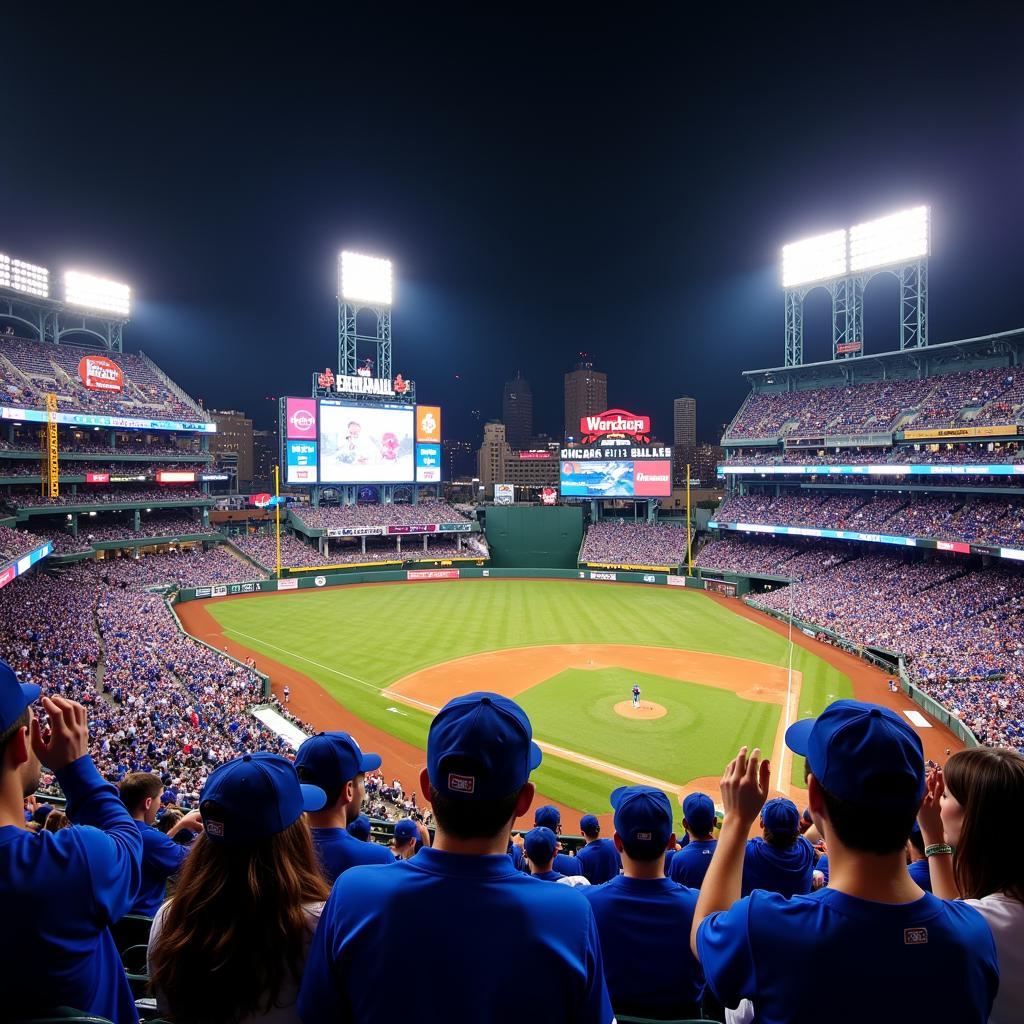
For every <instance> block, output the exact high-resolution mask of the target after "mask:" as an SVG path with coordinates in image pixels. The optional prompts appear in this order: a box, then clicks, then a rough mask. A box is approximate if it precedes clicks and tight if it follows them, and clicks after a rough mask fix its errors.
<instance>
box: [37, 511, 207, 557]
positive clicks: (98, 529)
mask: <svg viewBox="0 0 1024 1024" xmlns="http://www.w3.org/2000/svg"><path fill="white" fill-rule="evenodd" d="M46 518H47V519H49V518H50V517H46ZM19 532H20V533H24V534H25V535H26V536H28V537H31V538H34V539H35V543H36V546H38V544H40V543H42V541H43V540H52V541H53V548H54V553H56V554H70V553H72V552H75V551H89V550H90V549H91V548H92V545H93V542H94V541H95V542H97V543H99V542H105V541H117V540H124V541H130V540H139V539H141V538H145V537H187V536H196V535H201V534H214V533H217V529H216V527H213V526H209V525H208V524H206V523H204V522H203V520H202V518H201V517H199V516H192V515H183V514H182V513H181V512H180V511H178V510H177V509H156V510H154V511H152V512H144V513H141V514H140V517H139V529H137V530H136V529H135V518H134V515H133V514H132V513H131V512H97V513H96V515H95V516H92V515H89V516H83V517H82V518H81V519H80V521H79V529H78V536H77V537H76V536H74V535H73V533H71V531H70V530H69V529H67V524H66V523H64V522H61V520H60V519H59V518H58V519H56V520H54V521H52V522H47V523H45V524H44V523H43V522H42V521H41V520H34V521H33V522H32V525H31V529H19Z"/></svg>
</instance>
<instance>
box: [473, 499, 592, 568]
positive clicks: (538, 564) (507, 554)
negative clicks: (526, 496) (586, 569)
mask: <svg viewBox="0 0 1024 1024" xmlns="http://www.w3.org/2000/svg"><path fill="white" fill-rule="evenodd" d="M485 532H486V537H487V546H488V547H489V548H490V550H491V565H493V566H494V567H495V568H496V569H518V568H527V567H529V568H533V569H537V568H539V569H573V568H575V566H576V558H577V556H578V555H579V550H580V545H581V544H582V543H583V509H582V508H580V507H578V506H575V505H554V506H551V507H546V506H544V505H523V506H519V505H507V506H506V505H494V506H493V507H491V508H488V509H487V521H486V525H485Z"/></svg>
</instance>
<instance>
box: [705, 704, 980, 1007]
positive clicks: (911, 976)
mask: <svg viewBox="0 0 1024 1024" xmlns="http://www.w3.org/2000/svg"><path fill="white" fill-rule="evenodd" d="M786 743H787V744H788V746H789V747H790V749H791V750H793V751H794V752H795V753H797V754H800V755H802V756H803V757H805V758H806V759H807V765H808V769H809V773H808V776H807V787H808V788H807V803H808V806H809V807H810V811H811V816H812V817H813V819H814V823H815V826H816V827H817V828H818V830H819V831H820V832H821V834H822V836H823V837H824V839H825V842H826V844H827V846H828V851H829V861H830V863H829V884H828V887H827V888H822V889H818V890H817V891H816V892H814V893H811V894H809V895H799V896H793V897H791V898H789V899H787V898H786V897H784V896H780V895H779V894H778V893H773V892H765V891H763V890H756V891H754V892H753V893H751V895H750V896H746V897H743V898H742V899H741V898H739V897H740V887H741V883H742V878H743V859H744V853H745V850H746V844H747V836H748V834H749V832H750V828H751V826H752V825H753V824H754V822H755V821H756V820H757V816H758V814H759V813H760V811H761V808H762V807H763V806H764V802H765V799H766V797H767V794H768V791H769V766H768V762H767V761H762V760H761V756H760V754H761V752H760V750H757V749H755V750H753V751H752V752H750V753H749V754H748V750H747V748H746V747H743V748H741V749H740V752H739V754H737V756H736V757H735V758H734V759H733V760H732V761H731V762H730V763H729V764H728V766H727V767H726V769H725V774H724V775H723V777H722V782H721V789H722V803H723V805H724V808H725V820H724V822H723V824H722V830H721V833H720V835H719V837H718V848H717V849H716V850H715V855H714V857H713V858H712V859H711V867H710V868H708V873H707V875H706V876H705V878H704V885H703V886H702V887H701V890H700V898H699V900H698V901H697V910H696V913H695V914H694V918H693V928H692V930H691V932H690V945H691V948H692V949H693V951H694V952H695V953H696V954H697V957H698V959H699V960H700V961H701V964H702V965H703V967H704V974H705V977H706V979H707V984H708V987H709V988H710V989H711V991H712V993H713V994H714V996H715V997H716V998H717V999H718V1000H719V1001H720V1002H722V1003H723V1004H724V1005H725V1006H727V1007H735V1006H737V1004H738V1003H739V1002H740V1001H741V1000H742V999H749V1000H751V1001H752V1002H753V1005H754V1006H755V1007H756V1010H757V1020H758V1021H759V1022H761V1024H781V1022H786V1024H804V1022H816V1021H819V1020H820V1019H821V1016H822V1013H823V1010H824V1011H825V1012H826V1013H827V1016H828V1019H829V1020H830V1021H836V1022H840V1024H845V1022H847V1021H849V1022H851V1024H852V1022H860V1021H866V1020H875V1019H877V1018H878V1016H879V1013H880V1012H881V1010H880V1007H881V1006H883V1005H884V1013H885V1015H886V1016H887V1017H889V1018H891V1019H892V1020H935V1021H939V1020H941V1021H956V1022H957V1024H983V1022H985V1021H987V1020H988V1017H989V1012H990V1010H991V1008H992V1001H993V998H994V996H995V994H996V989H997V987H998V984H999V968H998V961H997V957H996V951H995V945H994V943H993V940H992V933H991V931H990V930H989V928H988V926H987V925H986V923H985V921H984V919H983V918H982V916H981V915H980V914H979V913H978V912H977V911H975V910H974V909H972V908H971V907H967V906H964V905H963V904H962V903H960V902H956V901H948V902H947V901H943V900H940V899H938V898H937V897H935V896H933V895H931V894H929V893H926V892H923V891H922V890H921V888H920V887H919V886H918V885H917V884H916V883H915V882H914V880H913V879H912V878H911V877H910V875H909V874H908V872H907V864H906V842H907V836H908V835H909V834H910V830H911V827H912V826H913V823H914V818H915V816H916V814H917V812H918V808H919V807H920V806H921V801H922V797H923V795H924V792H925V775H924V751H923V748H922V746H921V740H920V737H919V736H918V735H917V733H916V732H915V731H914V729H913V728H912V727H911V726H910V724H909V723H908V722H907V721H906V720H905V719H904V718H903V717H902V716H901V715H899V714H897V713H896V712H894V711H890V710H889V709H887V708H882V707H878V706H876V705H873V704H863V703H861V702H859V701H854V700H840V701H835V702H834V703H832V704H830V705H829V706H828V707H827V708H826V709H825V711H824V712H822V714H821V715H820V716H819V717H818V718H816V719H807V720H804V721H800V722H796V723H794V724H793V725H791V726H790V727H789V729H788V730H787V731H786ZM794 964H799V965H800V969H799V970H798V971H797V970H794V969H793V965H794ZM937 979H940V981H939V983H936V980H937ZM880 1000H881V1002H880Z"/></svg>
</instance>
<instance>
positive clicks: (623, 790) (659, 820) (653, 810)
mask: <svg viewBox="0 0 1024 1024" xmlns="http://www.w3.org/2000/svg"><path fill="white" fill-rule="evenodd" d="M609 799H610V800H611V805H612V807H613V808H614V809H615V831H616V832H618V833H619V835H620V837H621V838H622V841H623V843H625V844H626V847H627V849H628V848H629V847H631V846H632V847H636V846H642V847H646V848H650V849H659V850H664V849H665V846H666V844H667V843H668V837H669V836H670V835H672V804H671V803H670V802H669V799H668V797H667V796H665V794H664V793H663V792H662V791H661V790H660V789H655V788H654V787H653V786H620V787H619V788H618V789H616V790H613V791H612V794H611V796H610V797H609Z"/></svg>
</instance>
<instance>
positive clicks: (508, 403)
mask: <svg viewBox="0 0 1024 1024" xmlns="http://www.w3.org/2000/svg"><path fill="white" fill-rule="evenodd" d="M501 418H502V421H503V422H504V424H505V436H506V438H507V439H508V443H509V444H510V445H511V446H512V447H513V448H525V447H527V445H528V444H529V443H530V438H531V437H532V436H533V392H532V391H531V390H530V382H529V381H528V380H527V379H526V378H525V377H524V376H523V375H522V373H520V372H519V371H518V370H516V375H515V377H514V378H513V379H512V380H509V381H506V382H505V394H504V395H503V397H502V400H501Z"/></svg>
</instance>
